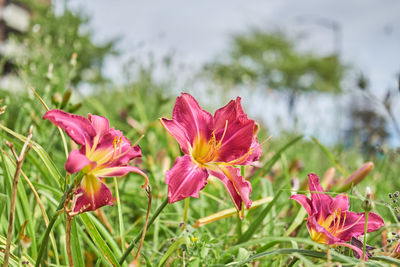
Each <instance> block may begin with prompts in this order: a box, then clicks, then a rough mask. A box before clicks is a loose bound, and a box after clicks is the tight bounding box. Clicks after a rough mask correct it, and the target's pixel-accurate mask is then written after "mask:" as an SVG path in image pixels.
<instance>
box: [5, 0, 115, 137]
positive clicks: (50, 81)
mask: <svg viewBox="0 0 400 267" xmlns="http://www.w3.org/2000/svg"><path fill="white" fill-rule="evenodd" d="M8 5H14V6H19V7H22V8H23V9H24V10H26V11H27V12H28V14H29V18H28V19H29V21H28V22H29V23H28V27H27V28H26V30H25V31H7V35H6V36H5V37H6V38H4V40H2V47H3V48H4V49H3V50H2V53H1V61H0V62H1V65H2V75H1V78H0V98H2V99H4V100H5V101H4V103H5V104H6V105H7V107H8V112H7V113H6V114H4V116H3V117H2V119H3V120H4V123H5V125H7V126H8V127H10V128H13V129H15V130H16V131H24V130H22V129H26V127H27V125H25V124H24V123H27V122H28V121H29V120H22V118H24V117H31V118H32V121H33V122H37V124H38V123H39V122H40V121H41V117H42V115H43V111H44V110H43V107H41V106H40V105H37V103H38V102H37V100H35V101H34V102H32V100H33V99H34V95H33V93H32V92H30V93H28V94H27V93H26V92H27V91H29V88H32V89H35V90H36V91H37V92H38V93H39V94H40V96H41V97H42V98H43V100H44V101H45V102H46V103H47V104H49V103H53V105H52V106H51V107H52V108H56V107H57V108H63V109H65V110H67V111H71V112H72V111H76V110H77V109H78V108H79V107H80V104H79V103H70V102H71V101H70V97H71V92H77V93H86V92H85V90H87V88H88V87H91V88H94V87H93V85H96V86H101V85H103V84H105V83H106V82H107V79H106V78H105V77H104V75H103V73H102V67H103V63H104V60H105V58H106V57H107V56H108V55H112V54H115V53H116V50H115V49H114V46H115V42H116V40H110V41H108V42H106V43H103V44H95V43H94V42H93V34H92V32H91V31H90V30H89V27H87V23H88V17H87V16H85V15H84V14H82V13H76V12H71V11H70V10H68V9H66V8H65V9H64V10H62V11H61V12H58V13H57V14H56V13H55V11H54V6H52V5H49V4H47V3H44V2H42V1H27V0H23V1H11V2H10V3H8ZM82 84H86V85H91V86H79V85H82ZM79 88H80V89H79ZM22 103H23V105H25V106H27V108H24V109H22V108H21V105H22ZM28 111H29V113H26V112H28Z"/></svg>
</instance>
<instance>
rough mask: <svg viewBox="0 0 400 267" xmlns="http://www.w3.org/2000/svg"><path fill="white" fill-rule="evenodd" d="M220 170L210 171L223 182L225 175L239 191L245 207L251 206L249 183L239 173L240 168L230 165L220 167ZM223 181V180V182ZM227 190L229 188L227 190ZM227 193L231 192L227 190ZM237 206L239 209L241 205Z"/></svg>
mask: <svg viewBox="0 0 400 267" xmlns="http://www.w3.org/2000/svg"><path fill="white" fill-rule="evenodd" d="M220 169H221V172H212V174H213V175H214V176H216V177H217V178H219V179H221V181H223V182H224V176H225V177H227V178H228V179H229V180H230V181H231V182H232V184H233V186H234V188H235V189H236V190H237V192H238V193H239V196H240V198H241V200H242V201H243V203H244V204H245V205H246V208H247V209H249V208H250V207H251V203H252V202H251V200H250V193H251V184H250V182H249V181H246V180H245V179H244V178H243V176H241V175H240V169H239V168H234V167H231V166H227V167H220ZM224 183H225V182H224ZM228 191H229V190H228ZM229 193H231V192H230V191H229ZM231 197H232V198H233V199H234V196H233V195H231ZM235 204H236V206H237V207H239V210H240V209H241V205H240V204H239V205H237V203H235Z"/></svg>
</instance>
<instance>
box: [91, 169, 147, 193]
mask: <svg viewBox="0 0 400 267" xmlns="http://www.w3.org/2000/svg"><path fill="white" fill-rule="evenodd" d="M130 172H134V173H137V174H140V175H142V176H143V177H144V178H145V179H146V181H145V184H144V185H142V187H143V188H145V187H146V186H147V185H148V184H149V179H148V178H147V175H146V174H145V173H144V172H143V171H142V170H141V169H139V168H138V167H135V166H131V165H127V166H119V167H109V168H103V169H99V170H97V169H96V170H94V171H93V172H92V173H93V174H94V175H96V176H97V177H114V176H117V177H119V176H124V175H125V174H127V173H130Z"/></svg>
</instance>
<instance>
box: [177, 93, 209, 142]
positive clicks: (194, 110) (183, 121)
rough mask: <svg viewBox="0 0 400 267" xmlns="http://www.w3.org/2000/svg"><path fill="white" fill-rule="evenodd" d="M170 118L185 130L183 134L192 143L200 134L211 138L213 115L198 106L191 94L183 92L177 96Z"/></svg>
mask: <svg viewBox="0 0 400 267" xmlns="http://www.w3.org/2000/svg"><path fill="white" fill-rule="evenodd" d="M172 120H173V121H174V122H175V123H176V124H179V125H180V126H181V129H184V130H185V135H186V137H187V138H188V139H189V141H190V144H193V142H194V140H195V138H197V137H199V136H202V137H203V138H206V139H207V140H208V139H209V138H211V133H212V126H213V117H212V115H211V114H210V113H208V112H207V111H205V110H203V109H201V108H200V106H199V103H197V101H196V99H194V97H193V96H191V95H189V94H186V93H183V94H182V95H181V96H180V97H177V99H176V102H175V106H174V110H173V112H172Z"/></svg>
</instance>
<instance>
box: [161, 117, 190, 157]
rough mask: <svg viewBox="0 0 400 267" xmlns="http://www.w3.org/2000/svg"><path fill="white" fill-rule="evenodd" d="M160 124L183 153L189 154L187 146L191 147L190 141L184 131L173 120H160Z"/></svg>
mask: <svg viewBox="0 0 400 267" xmlns="http://www.w3.org/2000/svg"><path fill="white" fill-rule="evenodd" d="M160 121H161V124H162V125H163V126H164V128H165V130H167V131H168V132H169V133H170V134H171V135H172V136H173V137H174V138H175V139H176V141H177V142H178V143H179V145H180V147H181V150H182V152H183V153H185V154H188V153H189V145H191V143H190V142H191V141H190V139H189V138H188V137H187V136H186V130H185V129H184V128H183V127H182V126H181V125H180V124H179V123H176V122H175V121H174V120H167V119H164V118H162V119H160Z"/></svg>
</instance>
